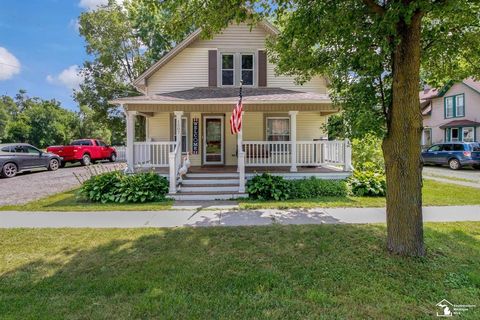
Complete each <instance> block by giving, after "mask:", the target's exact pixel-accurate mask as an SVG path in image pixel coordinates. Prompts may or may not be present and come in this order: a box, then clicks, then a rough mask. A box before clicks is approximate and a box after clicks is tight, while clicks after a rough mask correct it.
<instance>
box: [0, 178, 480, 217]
mask: <svg viewBox="0 0 480 320" xmlns="http://www.w3.org/2000/svg"><path fill="white" fill-rule="evenodd" d="M77 192H78V190H77V189H75V190H70V191H67V192H62V193H58V194H55V195H52V196H48V197H46V198H43V199H40V200H36V201H32V202H29V203H27V204H23V205H7V206H0V211H11V210H15V211H157V210H169V209H171V207H172V204H173V200H166V201H163V202H152V203H139V204H136V203H127V204H111V203H108V204H102V203H94V202H89V201H85V200H81V199H79V198H78V195H77ZM239 205H240V209H261V208H278V209H288V208H292V209H293V208H317V207H322V208H339V207H340V208H341V207H346V208H353V207H356V208H364V207H365V208H366V207H384V206H385V198H381V197H322V198H316V199H310V200H305V199H302V200H287V201H258V200H248V199H241V200H239ZM423 205H424V206H455V205H480V192H479V189H475V188H470V187H464V186H459V185H455V184H449V183H443V182H437V181H434V180H424V188H423Z"/></svg>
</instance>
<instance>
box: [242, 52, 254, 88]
mask: <svg viewBox="0 0 480 320" xmlns="http://www.w3.org/2000/svg"><path fill="white" fill-rule="evenodd" d="M241 74H242V81H243V84H244V85H246V86H253V54H251V53H248V54H242V73H241Z"/></svg>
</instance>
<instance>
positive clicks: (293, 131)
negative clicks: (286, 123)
mask: <svg viewBox="0 0 480 320" xmlns="http://www.w3.org/2000/svg"><path fill="white" fill-rule="evenodd" d="M288 114H289V115H290V142H291V144H292V145H291V155H292V159H291V160H292V165H291V167H290V171H291V172H297V114H298V111H289V112H288Z"/></svg>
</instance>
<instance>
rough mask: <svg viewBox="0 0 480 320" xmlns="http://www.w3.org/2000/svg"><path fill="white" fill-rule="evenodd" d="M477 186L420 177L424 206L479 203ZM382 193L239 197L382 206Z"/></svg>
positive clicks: (295, 204)
mask: <svg viewBox="0 0 480 320" xmlns="http://www.w3.org/2000/svg"><path fill="white" fill-rule="evenodd" d="M479 204H480V190H479V189H476V188H471V187H465V186H459V185H456V184H450V183H443V182H438V181H434V180H424V181H423V205H424V206H457V205H459V206H461V205H479ZM384 206H385V198H383V197H321V198H316V199H309V200H305V199H303V200H287V201H259V200H249V199H244V200H240V208H242V209H261V208H278V209H286V208H318V207H322V208H336V207H346V208H350V207H356V208H363V207H384Z"/></svg>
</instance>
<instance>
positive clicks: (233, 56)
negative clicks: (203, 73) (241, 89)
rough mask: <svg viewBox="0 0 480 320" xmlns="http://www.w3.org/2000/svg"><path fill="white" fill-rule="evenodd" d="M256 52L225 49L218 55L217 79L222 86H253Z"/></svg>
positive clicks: (254, 82) (255, 80)
mask: <svg viewBox="0 0 480 320" xmlns="http://www.w3.org/2000/svg"><path fill="white" fill-rule="evenodd" d="M256 59H257V58H256V53H255V52H248V51H247V52H245V51H233V52H232V51H225V52H221V53H220V54H219V55H218V60H217V65H218V68H217V72H218V73H217V74H218V77H217V81H218V83H219V84H220V86H222V87H230V86H236V87H238V86H239V85H240V82H241V81H243V85H244V86H254V85H256V82H257V79H256V78H257V75H256V74H255V72H256V68H257V66H256Z"/></svg>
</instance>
